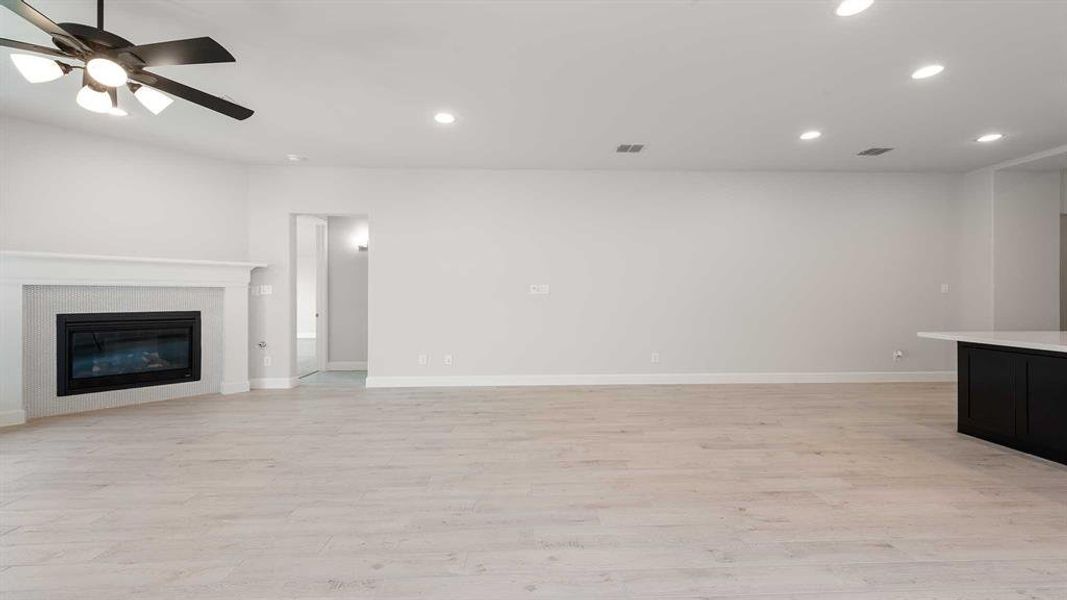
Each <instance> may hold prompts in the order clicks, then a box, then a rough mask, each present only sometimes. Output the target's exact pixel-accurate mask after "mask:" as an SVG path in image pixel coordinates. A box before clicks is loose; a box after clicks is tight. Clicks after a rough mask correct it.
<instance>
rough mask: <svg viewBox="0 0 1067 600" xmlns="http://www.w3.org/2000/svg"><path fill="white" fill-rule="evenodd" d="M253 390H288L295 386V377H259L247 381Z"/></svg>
mask: <svg viewBox="0 0 1067 600" xmlns="http://www.w3.org/2000/svg"><path fill="white" fill-rule="evenodd" d="M249 384H251V387H252V389H254V390H288V389H291V388H295V387H296V384H297V378H296V377H261V378H259V379H252V380H250V381H249Z"/></svg>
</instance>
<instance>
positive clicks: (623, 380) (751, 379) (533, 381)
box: [367, 371, 956, 388]
mask: <svg viewBox="0 0 1067 600" xmlns="http://www.w3.org/2000/svg"><path fill="white" fill-rule="evenodd" d="M942 381H956V372H955V371H871V372H863V371H855V372H843V373H633V374H626V373H619V374H588V375H459V376H455V375H442V376H433V375H430V376H396V377H390V376H386V377H368V378H367V387H369V388H388V387H506V386H542V385H700V384H726V383H894V382H942Z"/></svg>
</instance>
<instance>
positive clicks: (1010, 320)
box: [993, 170, 1061, 331]
mask: <svg viewBox="0 0 1067 600" xmlns="http://www.w3.org/2000/svg"><path fill="white" fill-rule="evenodd" d="M1060 185H1061V184H1060V173H1059V171H1013V170H1000V171H997V172H996V173H995V180H994V204H993V249H994V254H993V277H994V279H993V296H994V298H993V306H994V316H993V325H994V329H997V330H1000V331H1013V330H1017V331H1031V330H1035V331H1038V330H1053V331H1058V330H1059V328H1060V286H1059V276H1060V225H1059V218H1058V216H1059V214H1060V207H1061V199H1060Z"/></svg>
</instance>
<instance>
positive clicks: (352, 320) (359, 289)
mask: <svg viewBox="0 0 1067 600" xmlns="http://www.w3.org/2000/svg"><path fill="white" fill-rule="evenodd" d="M327 222H328V224H329V225H328V227H329V243H330V249H329V257H330V258H329V286H330V291H329V298H330V300H329V307H330V318H329V327H330V335H329V339H330V348H329V362H331V363H335V364H336V363H341V364H340V365H338V366H344V364H345V363H347V364H348V366H352V365H351V363H366V362H367V318H368V315H367V267H368V259H369V256H370V251H369V250H367V251H363V252H360V251H359V249H358V248H357V246H356V243H355V242H354V240H360V241H366V240H367V239H368V226H367V219H366V218H363V217H329V218H328V219H327Z"/></svg>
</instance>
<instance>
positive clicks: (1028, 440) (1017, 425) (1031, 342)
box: [919, 331, 1067, 464]
mask: <svg viewBox="0 0 1067 600" xmlns="http://www.w3.org/2000/svg"><path fill="white" fill-rule="evenodd" d="M919 337H922V338H929V339H936V340H948V341H952V342H956V344H957V347H958V352H959V367H958V368H959V382H958V386H959V400H958V402H959V412H958V415H957V431H959V432H960V433H965V434H967V435H972V436H974V437H978V438H982V439H984V440H988V441H990V442H994V443H997V444H1002V445H1004V446H1008V447H1011V448H1015V449H1016V450H1021V451H1023V452H1027V453H1030V454H1034V455H1036V456H1040V457H1043V458H1047V459H1049V460H1054V461H1056V462H1059V463H1063V464H1067V332H1065V331H961V332H922V333H919Z"/></svg>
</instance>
